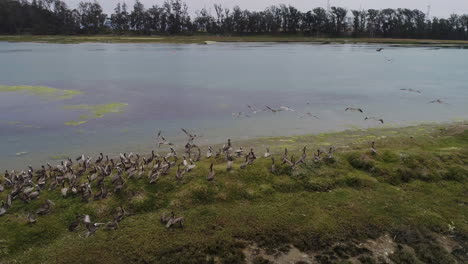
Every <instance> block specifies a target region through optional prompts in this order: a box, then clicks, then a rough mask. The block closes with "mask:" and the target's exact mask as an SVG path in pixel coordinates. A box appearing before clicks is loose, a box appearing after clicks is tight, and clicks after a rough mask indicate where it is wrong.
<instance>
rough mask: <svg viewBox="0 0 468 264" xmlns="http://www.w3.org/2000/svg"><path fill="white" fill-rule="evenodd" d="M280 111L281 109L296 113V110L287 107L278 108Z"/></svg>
mask: <svg viewBox="0 0 468 264" xmlns="http://www.w3.org/2000/svg"><path fill="white" fill-rule="evenodd" d="M280 109H282V110H284V111H291V112H297V111H296V110H294V109H292V108H291V107H287V106H280Z"/></svg>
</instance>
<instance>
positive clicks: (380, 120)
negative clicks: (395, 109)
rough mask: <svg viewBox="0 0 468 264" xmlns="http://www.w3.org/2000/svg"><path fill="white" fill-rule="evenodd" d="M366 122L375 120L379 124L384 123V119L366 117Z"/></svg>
mask: <svg viewBox="0 0 468 264" xmlns="http://www.w3.org/2000/svg"><path fill="white" fill-rule="evenodd" d="M364 120H374V121H377V122H380V123H382V124H383V123H384V120H383V119H382V118H377V117H366V118H364Z"/></svg>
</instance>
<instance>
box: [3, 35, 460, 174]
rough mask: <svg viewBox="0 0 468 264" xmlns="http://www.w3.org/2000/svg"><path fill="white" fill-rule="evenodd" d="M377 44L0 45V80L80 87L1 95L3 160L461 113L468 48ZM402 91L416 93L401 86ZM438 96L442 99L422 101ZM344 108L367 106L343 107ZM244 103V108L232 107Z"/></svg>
mask: <svg viewBox="0 0 468 264" xmlns="http://www.w3.org/2000/svg"><path fill="white" fill-rule="evenodd" d="M381 47H384V48H385V49H384V50H383V51H382V52H376V48H377V46H375V45H352V44H349V45H348V44H346V45H342V44H340V45H318V44H266V43H255V44H249V43H235V44H227V43H219V44H213V45H170V44H99V43H91V44H76V45H62V44H38V43H6V42H0V85H33V86H48V87H53V88H57V89H72V90H78V91H81V92H82V94H81V95H78V96H75V97H74V98H72V99H65V100H50V99H44V98H42V97H38V96H33V95H28V94H25V93H17V92H0V169H13V168H22V167H24V166H25V165H27V164H32V165H38V164H42V163H45V162H48V161H51V159H52V158H53V157H55V158H57V157H59V156H63V155H70V156H72V157H74V156H78V155H79V154H81V153H85V154H88V155H92V156H95V155H96V154H97V153H99V152H106V153H119V152H123V151H127V152H129V151H150V150H151V149H155V148H156V147H155V141H154V138H155V131H156V130H158V129H161V130H163V133H164V135H165V136H166V137H167V138H168V139H169V140H171V141H174V142H175V143H179V144H180V143H182V142H183V141H184V139H185V137H184V136H183V134H182V132H181V131H180V128H181V127H184V128H186V129H188V130H190V131H194V132H195V133H196V134H199V135H202V138H201V139H200V140H199V143H200V144H210V143H219V142H222V141H224V140H226V138H232V139H235V140H240V139H250V138H255V137H260V136H278V135H295V134H305V133H318V132H324V131H336V130H343V129H349V128H356V127H363V128H367V127H373V126H402V125H408V124H415V123H420V122H441V121H453V120H466V119H468V50H467V49H461V48H440V49H439V48H437V49H435V48H430V47H397V46H381ZM407 88H412V89H415V90H420V91H421V92H422V93H421V94H419V93H414V92H405V91H401V90H400V89H407ZM439 98H440V99H442V100H443V101H445V102H447V104H429V103H428V102H429V101H432V100H435V99H439ZM116 102H120V103H127V104H128V106H127V107H126V108H125V109H124V112H122V113H110V114H107V115H105V116H104V117H102V118H97V119H91V120H89V121H88V122H87V123H85V124H82V125H80V126H68V125H65V124H64V123H65V122H68V121H74V120H79V116H81V115H83V114H86V113H84V112H83V111H82V110H70V109H64V106H66V105H80V104H88V105H94V104H109V103H116ZM247 104H250V105H253V106H255V107H257V108H259V109H264V108H265V106H267V105H268V106H270V107H272V108H274V109H278V108H279V107H280V106H288V107H291V108H293V109H295V110H297V111H299V112H302V113H305V112H311V113H313V114H314V115H317V116H318V117H319V118H320V119H315V118H308V117H306V118H299V116H300V115H299V114H297V113H295V112H292V111H283V112H280V113H276V114H274V113H271V112H261V113H257V114H251V113H249V110H248V109H247V107H246V105H247ZM346 107H361V108H363V110H364V111H365V113H364V114H360V113H354V112H345V111H344V109H345V108H346ZM241 111H242V112H245V113H249V114H250V115H251V117H250V118H240V119H236V118H234V117H233V116H232V113H233V112H241ZM365 116H375V117H379V118H383V119H384V120H385V124H383V125H382V124H379V123H378V122H374V121H365V120H364V117H365ZM20 152H26V153H27V154H25V155H22V156H17V155H16V154H17V153H20ZM55 162H57V161H55Z"/></svg>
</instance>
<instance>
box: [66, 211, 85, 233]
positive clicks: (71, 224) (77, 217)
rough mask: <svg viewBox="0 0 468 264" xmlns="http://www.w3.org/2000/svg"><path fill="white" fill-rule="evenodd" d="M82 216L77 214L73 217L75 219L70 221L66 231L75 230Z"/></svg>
mask: <svg viewBox="0 0 468 264" xmlns="http://www.w3.org/2000/svg"><path fill="white" fill-rule="evenodd" d="M82 218H83V215H77V216H76V217H75V221H73V222H71V223H70V225H69V226H68V231H70V232H73V231H75V230H76V229H77V228H78V227H79V226H80V223H81V220H82Z"/></svg>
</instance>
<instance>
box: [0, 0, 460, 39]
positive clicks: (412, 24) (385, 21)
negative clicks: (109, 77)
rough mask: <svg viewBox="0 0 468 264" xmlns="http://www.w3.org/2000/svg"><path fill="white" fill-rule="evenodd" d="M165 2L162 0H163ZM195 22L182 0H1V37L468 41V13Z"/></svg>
mask: <svg viewBox="0 0 468 264" xmlns="http://www.w3.org/2000/svg"><path fill="white" fill-rule="evenodd" d="M161 1H162V0H161ZM213 10H214V11H213V12H211V11H209V10H207V9H201V10H198V11H197V12H196V16H195V17H194V18H192V17H191V16H190V15H189V12H188V7H187V5H186V4H185V3H184V2H183V1H182V0H164V1H163V2H161V3H160V4H154V5H153V6H151V7H148V8H147V7H145V6H144V5H143V4H142V3H141V2H140V1H139V0H136V1H135V3H134V4H133V6H131V7H129V6H127V5H126V4H125V3H122V4H121V3H118V4H117V6H116V7H115V9H114V12H113V13H112V14H110V15H107V14H105V13H104V12H103V9H102V7H101V5H100V4H99V3H98V2H97V1H83V2H80V3H79V5H78V7H77V8H75V9H70V8H69V7H68V6H67V5H66V4H65V3H64V2H63V1H61V0H0V34H25V33H28V34H65V35H74V34H105V33H113V34H146V35H151V34H155V35H156V34H168V35H175V34H198V33H205V34H213V35H249V34H250V35H256V34H268V35H276V34H301V35H305V36H317V37H340V36H353V37H372V38H373V37H384V38H431V39H456V40H467V39H468V14H464V15H457V14H453V15H451V16H450V17H449V18H438V17H427V16H426V14H425V13H424V12H422V11H420V10H417V9H415V10H410V9H406V8H398V9H383V10H375V9H369V10H347V9H345V8H342V7H331V8H330V10H326V9H324V8H321V7H317V8H314V9H312V10H309V11H307V12H302V11H300V10H298V9H297V8H295V7H294V6H291V5H279V6H270V7H268V8H266V9H265V10H263V11H250V10H246V9H241V8H240V7H238V6H236V7H234V8H232V9H230V8H223V7H222V6H221V5H219V4H216V5H214V6H213Z"/></svg>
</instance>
